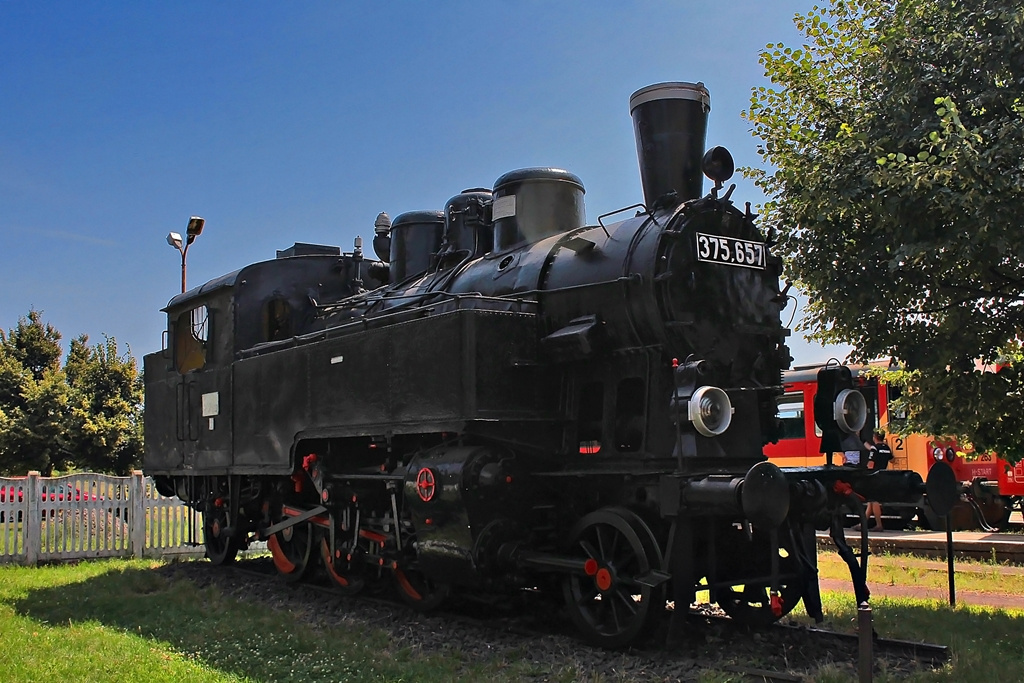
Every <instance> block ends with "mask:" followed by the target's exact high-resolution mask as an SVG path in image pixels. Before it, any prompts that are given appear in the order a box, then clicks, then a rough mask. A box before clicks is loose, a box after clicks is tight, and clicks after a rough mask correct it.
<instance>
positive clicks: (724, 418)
mask: <svg viewBox="0 0 1024 683" xmlns="http://www.w3.org/2000/svg"><path fill="white" fill-rule="evenodd" d="M686 412H687V417H689V418H690V422H692V423H693V426H694V428H695V429H696V430H697V431H698V432H700V433H701V434H703V435H704V436H718V435H719V434H721V433H722V432H724V431H725V430H726V429H728V428H729V423H730V422H732V413H733V407H732V401H730V400H729V394H727V393H725V392H724V391H722V390H721V389H719V388H718V387H707V386H705V387H701V388H700V389H697V391H695V392H693V396H691V397H690V402H689V403H688V404H687V406H686Z"/></svg>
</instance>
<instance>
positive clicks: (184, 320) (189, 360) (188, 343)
mask: <svg viewBox="0 0 1024 683" xmlns="http://www.w3.org/2000/svg"><path fill="white" fill-rule="evenodd" d="M209 334H210V316H209V311H208V310H207V308H206V306H197V307H196V308H193V309H191V310H188V311H185V312H184V313H182V314H181V315H179V316H178V320H177V321H176V322H175V324H174V366H175V367H176V368H177V370H178V372H180V373H182V374H185V373H186V372H193V371H195V370H201V369H202V368H203V367H204V366H205V365H206V354H207V349H208V347H209V341H210V339H209Z"/></svg>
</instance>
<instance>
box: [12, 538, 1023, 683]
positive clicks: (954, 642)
mask: <svg viewBox="0 0 1024 683" xmlns="http://www.w3.org/2000/svg"><path fill="white" fill-rule="evenodd" d="M903 559H904V560H905V559H906V558H903ZM899 561H901V560H895V559H894V560H893V562H894V563H895V562H899ZM876 562H877V560H876ZM161 566H162V565H161V564H160V563H158V562H154V561H148V560H147V561H142V560H130V561H129V560H105V561H96V562H83V563H81V564H77V565H60V566H45V567H39V568H27V567H14V566H4V567H0V643H2V644H3V646H2V647H0V679H2V680H4V681H47V682H49V681H56V680H60V681H61V682H62V683H63V682H65V681H129V682H130V681H139V682H140V683H141V682H143V681H147V682H148V681H204V682H205V681H427V682H431V681H456V680H467V681H485V680H486V681H491V680H496V681H517V680H522V679H524V678H532V679H534V680H554V681H566V682H568V681H573V680H580V676H579V674H578V672H576V671H574V670H570V669H566V670H562V671H556V672H549V671H546V670H543V669H539V668H538V665H533V664H531V662H530V657H529V653H528V652H523V653H521V654H522V657H521V658H520V659H517V660H515V658H514V656H513V655H505V656H504V657H502V656H500V655H495V656H494V657H491V658H483V659H476V658H470V657H467V656H465V655H463V654H462V653H460V652H459V649H458V643H453V644H452V649H451V650H449V651H445V652H444V653H436V654H431V655H425V654H423V653H420V652H418V651H413V650H409V649H406V648H400V647H396V646H395V645H393V644H392V643H390V642H389V641H388V639H387V636H386V634H385V633H384V632H382V631H379V630H375V629H370V628H364V627H359V626H353V625H352V624H349V623H339V624H338V625H337V626H336V627H333V628H325V629H316V628H314V627H312V626H310V625H309V624H308V623H307V622H306V621H304V620H303V619H302V618H301V615H293V614H291V613H290V612H287V611H280V610H274V609H272V608H271V607H269V606H266V605H264V604H261V603H258V602H240V601H238V600H236V599H234V598H231V597H228V596H225V595H224V594H222V593H220V592H219V591H218V590H217V589H216V588H213V587H198V586H197V585H195V584H193V583H192V582H190V581H188V580H185V579H172V578H169V575H168V574H167V573H164V572H161V571H159V569H160V567H161ZM211 571H213V569H212V568H211ZM1012 590H1017V589H1016V588H1012ZM823 598H824V607H825V613H826V617H827V619H828V622H829V623H828V625H829V626H831V627H833V628H836V629H839V630H847V631H851V632H852V631H854V630H855V627H856V611H855V606H854V604H853V598H852V597H851V596H850V595H849V594H844V593H825V594H824V596H823ZM872 606H873V610H874V619H875V627H876V630H877V631H878V632H879V633H880V634H882V635H884V636H887V637H892V638H905V639H908V640H920V641H927V642H933V643H940V644H946V645H949V646H950V647H951V649H952V652H953V657H952V661H951V662H950V663H949V664H948V665H946V666H944V667H942V668H939V669H937V670H934V671H919V672H916V673H914V674H912V675H911V676H910V678H909V679H908V678H906V674H907V672H906V671H887V670H885V669H884V668H882V669H880V670H877V669H876V676H875V680H876V681H880V682H884V681H892V680H911V681H978V682H979V683H982V682H983V683H995V682H998V681H1019V680H1021V676H1022V673H1021V672H1024V635H1022V634H1024V611H999V610H991V609H984V608H975V607H967V606H960V607H957V608H956V609H950V608H949V607H948V606H947V605H945V604H944V603H943V602H942V601H940V600H930V601H929V600H903V599H885V598H876V599H874V600H873V601H872ZM801 610H802V608H800V607H798V608H797V611H796V612H795V613H794V616H795V619H796V620H797V621H803V622H806V621H807V618H806V615H803V614H802V611H801ZM729 652H730V648H729V647H727V646H726V645H725V644H722V643H718V644H713V646H712V647H709V649H708V652H707V656H708V657H710V658H722V659H723V661H722V662H721V663H722V665H723V666H724V665H726V664H735V665H740V666H752V667H757V666H758V665H759V663H758V662H750V661H742V660H739V659H735V658H730V656H729V654H728V653H729ZM691 654H692V653H691ZM701 676H702V680H704V681H729V680H739V675H738V674H730V673H727V672H723V671H721V670H720V671H717V672H715V671H707V672H704V673H703V674H701ZM583 680H592V681H594V682H595V683H598V682H600V683H606V679H602V678H589V679H588V678H583ZM809 680H814V681H851V680H856V670H855V669H854V668H853V666H852V665H850V664H836V663H829V662H821V664H820V666H819V668H818V669H817V670H816V671H814V672H811V673H810V678H809Z"/></svg>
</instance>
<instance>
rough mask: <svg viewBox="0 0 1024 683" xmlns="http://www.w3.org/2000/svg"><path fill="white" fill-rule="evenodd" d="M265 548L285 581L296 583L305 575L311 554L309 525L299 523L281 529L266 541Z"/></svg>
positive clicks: (311, 532) (311, 557)
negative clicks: (268, 550)
mask: <svg viewBox="0 0 1024 683" xmlns="http://www.w3.org/2000/svg"><path fill="white" fill-rule="evenodd" d="M267 547H268V548H269V549H270V554H271V556H272V557H273V560H274V567H276V568H277V571H278V573H279V574H280V575H281V576H283V577H284V578H285V580H287V581H298V580H299V579H301V578H302V577H303V576H305V574H306V570H307V569H309V565H310V564H311V563H312V562H311V561H312V560H314V559H315V558H316V555H314V554H313V552H312V550H313V529H312V527H311V526H310V524H309V523H299V524H296V525H295V526H290V527H288V528H287V529H282V530H281V531H278V532H277V533H275V534H273V535H272V536H271V537H270V538H268V539H267Z"/></svg>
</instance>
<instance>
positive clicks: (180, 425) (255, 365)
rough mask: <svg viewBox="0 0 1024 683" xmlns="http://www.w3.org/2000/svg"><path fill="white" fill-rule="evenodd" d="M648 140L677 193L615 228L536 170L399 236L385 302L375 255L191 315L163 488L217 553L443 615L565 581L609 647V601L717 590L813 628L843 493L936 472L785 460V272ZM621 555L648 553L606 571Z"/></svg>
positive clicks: (281, 271)
mask: <svg viewBox="0 0 1024 683" xmlns="http://www.w3.org/2000/svg"><path fill="white" fill-rule="evenodd" d="M669 85H678V84H669ZM646 90H647V89H645V91H641V92H643V93H645V92H646ZM676 90H678V89H676ZM676 90H672V92H673V93H675V92H676ZM704 92H705V94H706V91H704ZM634 97H636V96H634ZM650 97H651V95H650V94H649V93H646V94H644V95H643V97H642V98H641V99H644V102H641V104H640V105H637V107H638V108H639V109H634V117H635V120H636V121H637V126H638V129H641V130H642V131H645V135H646V134H650V135H654V136H655V137H654V138H651V139H654V140H656V139H657V135H656V133H657V131H652V130H651V126H663V125H664V124H663V123H658V121H661V120H662V119H665V118H666V116H667V115H666V114H665V111H663V110H668V111H671V110H673V109H675V108H677V107H678V106H682V107H683V108H684V109H685V111H686V116H690V115H691V114H693V113H694V112H693V111H691V110H692V109H693V106H694V102H693V101H690V100H672V101H671V102H669V103H668V104H665V103H662V104H660V105H659V104H658V103H657V101H648V100H649V98H650ZM672 97H675V95H672ZM696 105H697V108H698V110H699V109H700V106H701V105H700V102H699V101H698V102H697V103H696ZM638 112H639V113H638ZM644 112H646V113H644ZM696 114H699V116H698V118H700V117H701V116H704V115H706V111H705V112H703V114H701V112H700V111H697V112H696ZM688 120H689V119H686V120H684V121H682V123H680V122H679V121H675V123H674V124H673V126H675V127H674V128H673V130H672V131H671V132H672V135H674V136H676V137H678V136H679V135H683V134H685V132H686V130H687V126H688V125H689V124H687V121H688ZM670 127H671V126H670ZM699 128H700V130H699V131H697V133H699V135H698V134H697V133H694V135H695V136H696V137H694V138H693V139H690V140H688V141H687V143H686V144H685V145H682V147H680V148H679V149H684V148H685V149H688V150H690V151H686V152H685V153H686V154H688V155H689V156H690V157H692V156H693V154H694V153H696V154H698V155H699V154H701V153H703V135H704V133H703V119H701V122H700V126H699ZM652 145H653V146H654V147H653V148H651V149H649V150H648V153H649V154H650V155H653V156H659V155H660V156H659V159H660V160H659V161H658V162H657V163H654V162H653V161H651V164H650V165H649V168H650V169H652V170H649V172H645V176H644V182H645V194H657V195H658V197H648V207H647V208H645V209H644V210H643V211H641V212H639V213H638V215H636V216H635V217H633V218H629V219H627V220H623V221H621V222H618V223H615V224H612V225H607V226H604V225H603V224H600V225H596V226H594V225H590V226H587V225H584V223H585V220H584V218H583V208H582V197H583V186H582V183H580V182H579V179H578V178H576V177H575V176H573V175H572V174H569V173H567V172H565V171H559V170H557V169H526V170H523V171H517V172H513V173H510V174H506V175H505V176H502V178H500V179H499V180H498V182H497V183H496V184H495V188H494V193H493V195H492V194H491V193H490V192H489V191H486V190H469V191H464V192H463V193H461V194H459V195H457V196H456V197H454V198H453V199H452V200H451V201H450V202H449V203H448V204H447V205H446V211H445V213H444V214H440V213H437V212H414V213H412V214H405V215H404V216H403V217H399V219H398V220H396V221H395V225H394V226H393V229H392V234H391V236H390V257H391V261H392V262H391V264H390V271H391V283H390V284H387V285H385V286H383V287H379V288H376V289H372V290H370V291H367V290H368V289H370V285H371V284H372V283H370V273H371V272H373V273H381V272H384V273H386V272H387V270H388V269H387V268H386V267H380V264H378V265H377V266H374V267H373V268H370V264H369V262H366V261H364V260H363V259H362V254H361V251H360V250H359V249H358V248H357V250H356V251H355V252H353V253H352V254H337V255H324V254H323V253H320V251H319V250H317V249H315V248H313V247H310V246H309V245H303V246H304V248H303V249H299V248H298V247H299V245H297V246H296V248H293V249H292V250H289V251H288V252H282V253H281V254H280V256H281V257H280V258H278V259H275V260H273V261H267V262H264V263H258V264H254V265H251V266H247V267H245V268H243V269H241V270H239V271H237V272H236V273H232V274H231V275H228V276H225V277H223V278H220V279H218V280H215V281H213V282H211V283H208V284H206V285H203V286H202V287H199V288H197V289H194V290H192V291H191V292H188V293H186V294H182V295H180V296H177V297H175V298H174V299H172V300H171V301H170V303H169V304H168V306H167V308H166V309H165V310H166V312H167V314H168V326H169V327H168V332H169V337H168V338H169V339H170V341H171V344H170V348H169V349H167V350H165V351H163V352H160V353H155V354H151V355H149V356H146V358H145V372H146V390H147V394H146V460H145V468H146V470H147V471H148V473H149V474H152V475H154V476H156V477H157V481H158V484H159V485H160V487H161V489H162V490H164V491H165V492H168V493H169V492H175V493H177V495H179V496H181V497H182V498H184V499H186V500H187V501H188V502H189V503H190V504H192V505H194V506H195V507H196V508H197V509H200V510H203V511H204V512H206V513H207V518H208V519H215V520H217V522H216V524H211V523H208V524H207V534H208V536H211V535H216V537H217V539H222V538H226V539H227V540H226V541H221V542H220V544H219V545H218V547H219V548H220V549H221V551H222V552H224V551H229V550H231V549H232V548H233V547H234V546H235V545H239V546H240V545H244V543H245V542H247V541H248V540H250V539H252V538H267V537H268V536H269V537H270V538H271V542H272V548H276V550H275V562H278V568H279V569H281V570H282V572H285V573H289V572H291V573H294V572H297V571H299V569H301V568H303V567H304V563H307V562H309V561H310V559H309V558H310V557H311V552H312V556H313V557H315V554H316V552H317V550H316V546H317V544H319V545H320V547H321V548H322V551H323V554H322V558H323V559H322V561H323V562H325V563H326V564H327V566H328V568H329V574H331V576H332V577H334V578H335V580H336V582H337V583H338V584H339V585H340V586H343V587H348V588H350V589H351V588H352V587H353V586H359V585H361V583H360V582H361V581H363V578H364V576H365V574H366V573H367V572H368V571H369V572H371V573H373V572H377V573H380V572H386V571H389V570H390V571H393V572H394V574H395V576H396V578H397V579H398V582H399V586H400V588H401V590H402V591H403V592H404V593H405V594H406V595H407V596H408V597H411V598H414V599H419V600H421V601H424V602H427V599H426V588H425V586H428V585H433V586H436V585H438V584H444V585H446V586H447V585H453V586H464V587H475V588H481V587H482V588H488V589H498V588H509V587H515V586H522V585H536V582H537V581H538V577H539V576H543V575H550V574H555V575H559V576H562V577H563V578H564V580H565V582H566V583H565V590H566V595H567V597H568V596H575V597H571V598H570V602H572V601H573V600H575V602H576V603H577V607H576V608H575V609H576V612H574V618H576V619H577V621H578V623H580V624H581V626H582V628H583V629H584V631H585V633H586V634H587V635H588V636H590V637H591V638H593V639H594V640H596V641H598V642H601V643H602V644H605V645H613V646H614V645H620V644H623V643H625V642H629V641H630V640H633V639H635V638H636V637H639V635H640V634H641V633H642V632H643V631H644V630H645V628H646V627H647V625H648V621H649V617H648V615H647V614H646V612H643V614H642V615H641V616H640V617H629V618H627V619H625V623H620V622H619V621H618V618H617V617H616V619H614V620H613V622H614V623H613V624H612V625H610V626H609V625H607V624H605V623H604V621H605V620H606V619H607V617H606V615H603V612H602V611H601V610H603V609H604V608H606V607H607V605H608V601H609V600H612V599H613V596H614V595H618V597H619V598H624V599H625V600H626V602H627V603H630V602H632V603H634V604H640V605H642V606H643V609H644V610H646V609H647V606H648V605H649V604H650V603H651V602H652V601H653V602H654V603H655V604H656V603H657V600H658V599H659V596H663V595H664V590H665V589H666V587H667V586H669V585H671V586H672V590H673V591H674V594H675V597H676V599H677V604H680V603H679V602H678V601H679V600H689V599H692V595H693V593H694V591H695V590H696V585H697V583H698V581H699V580H701V579H702V578H704V579H706V583H707V584H708V585H710V586H712V591H713V593H715V596H716V597H717V599H718V600H719V602H720V603H721V604H723V606H726V608H727V609H729V610H731V613H734V615H736V616H739V617H740V618H751V619H752V620H759V619H764V618H765V615H766V614H767V615H769V618H777V616H778V615H779V614H780V613H782V612H784V611H788V609H791V608H792V606H793V604H795V602H796V600H798V599H799V598H801V597H803V598H804V599H806V600H808V601H809V603H808V604H809V609H811V611H812V612H813V611H814V609H816V608H815V607H814V605H815V604H816V603H815V601H816V596H817V593H816V590H817V589H816V583H815V582H814V580H813V577H812V575H813V571H812V570H813V563H814V559H813V539H812V538H811V537H812V536H813V528H814V525H815V524H821V523H824V524H826V525H827V523H828V519H829V518H830V516H833V517H834V516H835V515H837V514H838V511H839V509H840V507H841V506H843V505H846V504H848V500H847V498H848V496H849V492H850V491H849V490H847V489H845V488H843V487H844V486H845V487H848V488H849V489H851V490H856V489H857V488H858V487H861V488H863V490H864V491H865V492H866V493H867V492H870V497H871V498H872V499H873V500H885V499H886V498H898V499H900V500H903V499H906V498H912V497H915V496H920V495H921V490H922V488H923V487H922V485H921V481H920V478H915V477H916V475H912V474H908V473H892V475H890V478H889V479H886V482H887V483H882V482H881V479H879V478H878V477H877V476H876V477H874V478H869V477H867V476H866V474H867V473H863V474H862V473H860V472H858V471H855V470H850V469H844V470H840V469H839V468H821V469H818V470H802V471H799V472H789V473H785V474H783V473H782V472H780V471H779V470H778V468H775V467H774V466H773V465H770V464H768V463H766V462H765V458H764V456H763V454H762V446H763V445H764V444H765V443H767V442H769V441H773V440H775V439H777V436H778V426H777V421H776V403H775V402H776V397H777V396H778V395H779V394H780V393H781V372H782V370H783V369H785V368H787V367H788V365H789V361H790V357H789V351H788V349H787V348H786V346H785V338H786V335H787V334H788V330H786V329H784V328H783V326H782V325H781V324H780V310H781V308H782V307H783V305H784V303H785V297H784V296H780V292H779V280H780V276H781V262H780V260H779V259H777V258H776V257H774V256H772V255H771V253H770V245H766V242H765V237H764V235H763V234H762V233H761V231H760V230H759V229H758V228H757V226H756V225H755V223H754V216H753V215H751V214H750V212H749V209H747V210H746V211H741V210H739V209H737V208H736V207H734V206H733V204H732V203H731V201H729V199H728V198H723V197H718V196H717V194H715V193H713V194H712V195H708V196H706V197H704V198H698V196H699V183H698V184H697V190H698V191H697V192H696V193H695V194H693V190H692V185H693V179H692V178H691V177H689V175H687V179H686V180H685V182H686V184H687V186H688V187H690V189H689V190H684V189H683V188H674V187H672V188H671V189H676V190H677V194H676V195H674V196H668V197H667V198H666V197H663V195H664V193H663V192H662V189H664V188H665V187H668V186H669V185H674V184H678V182H677V181H676V180H673V179H671V178H668V179H666V178H662V177H660V176H659V173H660V171H658V170H657V169H658V168H660V167H662V166H664V165H665V164H667V163H669V161H668V160H669V159H671V158H672V154H671V153H669V155H668V157H666V156H665V153H666V151H665V150H660V149H658V148H657V143H656V142H650V140H648V139H647V138H644V141H643V143H642V144H641V143H640V142H638V148H641V152H642V154H643V153H644V152H643V150H644V149H647V148H649V147H651V146H652ZM678 151H679V150H678V149H677V150H676V152H675V153H678ZM669 152H671V150H669ZM698 159H699V157H698ZM693 163H699V161H694V160H693V159H689V158H688V160H686V163H685V164H684V165H687V168H689V165H692V164H693ZM641 164H642V166H644V161H643V158H642V161H641ZM686 174H690V171H689V170H688V171H686ZM648 176H650V178H649V177H648ZM649 180H650V182H651V186H650V187H648V181H649ZM680 192H683V193H686V192H688V193H691V194H693V196H688V197H680ZM655 199H657V200H658V201H657V202H655ZM683 199H686V201H683ZM654 204H657V205H656V206H655V205H654ZM492 211H493V213H492ZM442 226H444V229H445V234H444V236H443V239H442V233H441V229H442ZM492 234H493V245H494V246H493V248H489V246H488V245H489V244H490V240H491V236H492ZM387 239H388V237H387V235H385V234H384V232H383V231H382V230H378V232H377V240H376V241H375V250H376V251H377V253H378V254H386V253H388V250H387V249H386V247H387V244H388V241H387ZM378 242H379V244H378ZM709 245H711V246H715V249H714V255H712V252H711V246H709ZM720 249H721V250H722V252H721V253H719V250H720ZM741 251H742V253H741ZM204 312H205V313H204ZM203 314H205V315H206V323H205V326H203V325H197V323H196V320H197V319H198V318H201V317H202V315H203ZM709 388H710V393H707V392H708V391H709ZM721 396H724V397H727V399H728V403H729V404H730V405H731V409H729V408H724V409H723V405H724V404H723V403H721V398H720V397H721ZM716 400H717V401H719V402H718V403H716ZM726 413H727V414H726ZM723 424H724V425H725V426H724V427H722V425H723ZM716 425H717V426H716ZM718 429H720V431H717V433H716V430H718ZM882 474H885V473H882ZM840 483H842V486H840ZM823 520H824V521H823ZM751 524H753V525H754V526H753V527H751V526H750V525H751ZM744 528H746V529H747V532H746V533H744V532H737V529H741V530H742V529H744ZM225 534H226V536H225ZM605 535H611V536H614V537H615V538H621V547H624V548H629V553H630V555H629V556H628V557H626V558H625V559H623V558H619V557H611V556H609V557H605V556H603V555H601V552H599V551H598V550H596V549H595V547H596V546H595V545H594V544H595V543H597V544H598V545H601V544H602V543H603V541H602V540H601V539H603V538H604V536H605ZM808 538H811V540H810V541H808ZM588 539H589V540H588ZM594 539H596V540H594ZM616 547H619V545H618V544H616ZM780 547H782V548H785V549H786V550H787V551H788V552H781V554H780ZM311 548H313V550H312V551H311ZM228 554H230V553H228ZM211 557H213V556H212V555H211ZM218 557H219V555H218ZM786 557H789V558H791V559H790V560H788V561H787V560H786V559H785V558H786ZM797 557H800V558H801V562H797ZM780 558H782V559H780ZM798 565H799V566H798ZM630 567H633V568H632V569H630ZM808 567H810V568H811V569H808ZM591 570H593V571H591ZM581 572H582V573H581ZM627 572H633V574H634V576H633V578H631V579H629V580H626V579H625V578H623V577H624V576H625V573H627ZM808 572H810V573H808ZM581 577H582V578H581ZM421 582H423V583H421ZM581 582H582V583H581ZM588 582H589V583H588ZM739 583H743V584H747V585H749V586H754V585H760V586H763V587H764V589H765V591H768V589H769V588H770V593H771V595H772V596H773V597H772V600H773V601H774V600H775V599H776V598H778V599H779V603H778V604H776V603H775V602H772V603H771V605H770V606H769V605H768V603H767V602H764V603H758V602H756V601H754V602H751V600H752V599H751V598H749V596H747V595H746V594H738V593H737V592H736V591H735V590H734V589H733V588H731V587H732V586H735V585H736V584H739ZM581 586H583V587H582V588H581ZM594 586H596V588H594ZM589 590H595V591H598V592H600V593H601V595H604V596H606V597H605V598H604V599H605V603H604V605H603V606H602V605H601V603H600V601H598V603H597V607H594V606H593V605H589V603H587V598H586V595H587V594H588V593H587V591H589ZM617 590H618V591H620V594H616V593H615V591H617ZM787 591H788V592H787ZM765 594H766V595H767V594H768V593H767V592H766V593H765ZM779 596H781V597H779ZM783 601H785V606H784V608H783V607H782V606H781V605H782V604H783ZM682 604H687V603H682ZM581 605H582V606H581ZM817 609H819V612H820V604H819V606H818V608H817ZM588 624H589V626H588Z"/></svg>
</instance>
